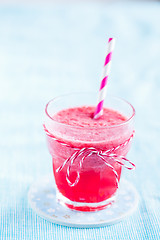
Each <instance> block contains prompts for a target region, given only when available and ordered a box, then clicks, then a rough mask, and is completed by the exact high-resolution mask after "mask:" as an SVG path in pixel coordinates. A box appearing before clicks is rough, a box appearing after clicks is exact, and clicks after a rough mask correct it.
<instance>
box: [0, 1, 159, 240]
mask: <svg viewBox="0 0 160 240" xmlns="http://www.w3.org/2000/svg"><path fill="white" fill-rule="evenodd" d="M159 13H160V3H158V2H150V3H149V2H146V3H145V2H142V3H138V2H135V3H115V4H109V5H107V4H106V5H105V4H104V3H101V4H100V3H91V2H90V3H77V4H74V3H68V4H65V3H64V4H55V5H51V4H48V5H47V4H41V5H38V4H37V5H36V4H35V5H20V4H19V5H2V4H1V5H0V109H1V110H0V132H1V134H0V150H1V151H0V152H1V154H0V236H1V239H47V240H49V239H55V240H60V239H66V240H67V239H74V240H76V239H83V240H84V239H85V240H93V239H95V240H98V239H137V240H140V239H154V240H155V239H160V144H159V142H160V140H159V139H160V137H159V135H160V111H159V101H160V67H159V66H160V27H159V23H160V14H159ZM112 36H114V37H116V38H117V43H116V48H115V51H114V56H113V61H112V72H111V74H110V78H109V83H108V92H110V94H113V95H118V96H119V97H123V98H125V99H127V100H128V101H130V102H131V103H132V104H133V105H134V107H135V109H136V135H135V138H134V143H133V145H132V149H131V151H130V153H129V155H128V157H129V159H130V160H132V161H133V162H134V163H135V164H136V166H137V168H136V171H135V172H129V173H128V172H126V173H125V178H127V179H128V180H129V181H131V182H132V183H133V184H134V185H135V187H136V188H137V190H138V192H139V194H140V197H141V199H140V204H139V208H138V210H137V211H136V212H135V213H134V214H133V215H132V216H131V217H128V218H126V219H125V220H124V221H122V222H120V223H118V224H116V225H112V226H108V227H103V228H95V229H78V228H77V229H76V228H69V227H63V226H59V225H56V224H52V223H50V222H47V221H45V220H43V219H41V218H40V217H38V216H37V215H36V214H35V213H34V212H33V211H32V210H31V209H30V208H29V206H28V202H27V193H28V189H29V186H30V185H31V183H32V182H33V181H34V180H35V179H37V178H39V177H41V176H43V175H46V174H47V173H51V172H52V166H51V158H50V156H49V153H48V151H47V148H46V143H45V136H44V133H43V129H42V121H43V111H44V106H45V103H46V102H47V101H48V100H49V99H51V98H53V97H54V96H57V95H60V94H64V93H68V92H71V91H89V90H93V91H96V90H97V89H98V87H99V81H100V75H101V69H102V65H103V62H104V56H105V49H106V48H105V47H106V42H107V38H108V37H112Z"/></svg>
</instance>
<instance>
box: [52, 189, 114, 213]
mask: <svg viewBox="0 0 160 240" xmlns="http://www.w3.org/2000/svg"><path fill="white" fill-rule="evenodd" d="M56 197H57V200H58V202H59V203H60V204H62V205H63V206H67V207H68V208H70V209H72V210H77V211H82V212H95V211H99V210H102V209H104V208H107V207H109V206H110V205H111V204H112V203H113V202H114V201H115V199H116V194H114V195H113V196H112V197H110V198H108V199H107V200H105V201H102V202H96V203H86V202H84V203H83V202H74V201H71V200H69V199H68V198H66V197H64V196H63V195H62V194H61V193H60V192H59V191H58V190H57V191H56Z"/></svg>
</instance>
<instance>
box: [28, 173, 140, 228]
mask: <svg viewBox="0 0 160 240" xmlns="http://www.w3.org/2000/svg"><path fill="white" fill-rule="evenodd" d="M28 201H29V204H30V206H31V208H32V209H33V211H35V212H36V213H37V214H38V215H39V216H40V217H42V218H44V219H46V220H47V221H50V222H53V223H56V224H60V225H64V226H69V227H79V228H93V227H102V226H106V225H111V224H114V223H117V222H119V221H121V220H122V219H124V218H125V217H127V216H129V215H131V214H132V213H133V212H134V211H135V210H136V208H137V206H138V201H139V196H138V193H137V191H136V189H135V187H134V186H133V185H132V184H131V183H130V182H128V181H126V180H124V179H122V180H121V183H120V188H119V189H118V191H117V196H116V200H115V202H114V203H113V204H112V205H109V206H108V207H107V208H106V209H104V210H100V211H96V212H80V211H75V210H71V209H69V208H67V207H65V206H63V205H61V204H60V203H59V202H58V201H57V200H56V186H55V183H54V179H53V176H50V177H48V176H47V177H43V178H41V179H39V180H38V181H36V182H34V183H33V184H32V186H31V187H30V189H29V192H28Z"/></svg>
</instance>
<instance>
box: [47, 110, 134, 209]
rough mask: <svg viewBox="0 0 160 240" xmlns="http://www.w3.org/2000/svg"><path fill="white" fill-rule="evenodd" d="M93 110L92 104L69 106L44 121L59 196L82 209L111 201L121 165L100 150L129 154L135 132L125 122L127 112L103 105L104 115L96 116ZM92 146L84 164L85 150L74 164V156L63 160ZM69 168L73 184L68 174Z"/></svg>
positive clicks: (123, 154) (103, 204) (67, 202)
mask: <svg viewBox="0 0 160 240" xmlns="http://www.w3.org/2000/svg"><path fill="white" fill-rule="evenodd" d="M94 111H95V107H93V106H78V107H71V108H66V109H63V110H60V111H57V112H55V113H54V114H52V116H50V123H49V124H47V123H46V124H45V130H46V133H47V144H48V148H49V151H50V154H51V156H52V162H53V172H54V177H55V182H56V185H57V189H58V194H59V196H60V197H59V198H61V199H62V201H63V202H64V203H65V204H66V205H67V206H68V207H70V208H72V209H75V210H81V211H95V210H99V209H103V208H104V207H106V206H107V205H108V204H110V203H111V200H112V198H114V196H115V193H116V190H117V188H118V185H117V182H118V181H119V180H120V176H121V170H122V166H121V165H120V164H118V163H117V162H116V161H114V159H113V158H111V157H107V156H104V158H105V160H106V161H107V163H108V164H109V165H110V167H109V166H108V165H107V164H106V163H105V161H103V159H102V158H100V157H99V155H98V152H100V151H101V152H102V153H103V152H105V151H107V150H111V149H112V153H114V154H116V155H121V156H126V154H127V153H128V151H129V147H130V141H128V140H129V139H130V138H131V135H132V133H133V128H132V127H128V124H126V122H127V121H128V116H125V115H122V114H121V113H120V112H118V111H117V110H113V109H111V108H104V109H103V115H102V116H101V117H100V118H99V119H97V120H95V119H93V114H94ZM53 123H54V124H53ZM89 148H93V149H94V151H93V152H92V153H91V154H90V155H89V156H87V157H85V158H84V160H83V162H82V163H81V168H79V166H80V161H81V159H82V158H83V157H84V155H85V152H84V153H82V154H81V155H79V156H77V157H76V158H75V160H74V161H73V163H72V164H71V160H70V161H68V162H66V164H64V162H65V161H66V160H67V159H69V158H70V157H71V156H73V154H74V153H75V152H76V151H77V150H81V149H89ZM85 151H86V152H87V151H88V150H85ZM63 164H64V166H63V167H62V168H61V169H60V170H59V171H57V169H58V168H60V167H61V166H62V165H63ZM70 164H71V166H70V167H69V165H70ZM78 169H80V171H79V170H78ZM113 169H114V171H113ZM67 171H69V174H68V179H69V182H70V184H69V182H68V181H67V178H66V176H67ZM78 171H79V178H78V180H77V172H78ZM115 172H116V174H117V176H116V175H115ZM75 182H76V183H75Z"/></svg>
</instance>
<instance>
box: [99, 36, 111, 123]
mask: <svg viewBox="0 0 160 240" xmlns="http://www.w3.org/2000/svg"><path fill="white" fill-rule="evenodd" d="M114 46H115V39H114V38H109V40H108V49H107V56H106V58H105V62H104V67H103V72H102V81H101V85H100V89H99V94H98V104H97V106H96V110H95V113H94V118H95V119H97V118H99V117H100V116H102V115H103V104H104V99H105V96H106V89H107V81H108V76H109V73H110V69H111V58H112V53H113V50H114Z"/></svg>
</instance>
